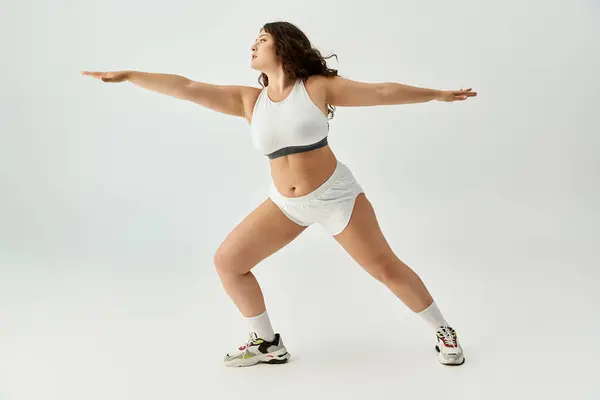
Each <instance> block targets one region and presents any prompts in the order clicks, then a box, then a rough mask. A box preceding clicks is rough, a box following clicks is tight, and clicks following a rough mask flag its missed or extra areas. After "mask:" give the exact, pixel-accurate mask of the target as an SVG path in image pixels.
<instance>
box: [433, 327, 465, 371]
mask: <svg viewBox="0 0 600 400" xmlns="http://www.w3.org/2000/svg"><path fill="white" fill-rule="evenodd" d="M436 336H437V339H438V342H437V345H436V346H435V349H436V350H437V352H438V353H439V354H438V360H439V361H440V362H441V363H442V364H444V365H462V364H463V363H464V362H465V357H464V355H463V351H462V347H460V344H458V338H457V337H456V331H455V330H454V329H452V328H451V327H449V326H440V327H439V328H438V330H437V332H436Z"/></svg>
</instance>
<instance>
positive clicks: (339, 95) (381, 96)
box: [324, 76, 477, 107]
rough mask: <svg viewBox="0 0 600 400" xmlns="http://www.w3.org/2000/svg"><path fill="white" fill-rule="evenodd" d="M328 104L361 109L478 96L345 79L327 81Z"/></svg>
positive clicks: (469, 90)
mask: <svg viewBox="0 0 600 400" xmlns="http://www.w3.org/2000/svg"><path fill="white" fill-rule="evenodd" d="M324 85H325V92H326V98H327V103H328V104H331V105H333V106H347V107H361V106H363V107H364V106H381V105H394V104H413V103H425V102H428V101H432V100H438V101H457V100H466V99H467V98H469V97H473V96H477V93H476V92H472V91H471V89H467V90H462V89H461V90H455V91H452V90H437V89H426V88H419V87H415V86H409V85H403V84H400V83H395V82H381V83H366V82H357V81H353V80H350V79H346V78H342V77H341V76H334V77H327V78H325V79H324Z"/></svg>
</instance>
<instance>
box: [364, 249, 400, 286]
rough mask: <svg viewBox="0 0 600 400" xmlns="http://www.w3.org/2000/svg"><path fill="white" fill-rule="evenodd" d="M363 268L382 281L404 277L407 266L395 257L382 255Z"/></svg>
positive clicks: (398, 279)
mask: <svg viewBox="0 0 600 400" xmlns="http://www.w3.org/2000/svg"><path fill="white" fill-rule="evenodd" d="M365 268H366V269H367V270H368V271H369V272H370V273H371V275H373V277H374V278H375V279H377V280H378V281H380V282H382V283H386V282H392V281H393V282H398V281H404V280H405V279H406V275H407V270H408V266H407V265H406V264H404V263H403V262H402V261H400V260H399V259H398V258H397V257H393V256H391V257H390V256H387V255H382V256H381V257H377V258H376V259H375V260H374V261H373V262H372V263H370V264H369V265H367V266H365Z"/></svg>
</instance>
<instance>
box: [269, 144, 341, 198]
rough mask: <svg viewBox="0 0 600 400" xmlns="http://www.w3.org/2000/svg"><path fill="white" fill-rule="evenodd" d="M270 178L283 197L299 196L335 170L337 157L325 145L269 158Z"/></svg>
mask: <svg viewBox="0 0 600 400" xmlns="http://www.w3.org/2000/svg"><path fill="white" fill-rule="evenodd" d="M270 164H271V178H272V179H273V184H274V185H275V187H276V188H277V191H279V193H281V195H283V196H285V197H301V196H305V195H307V194H309V193H310V192H312V191H313V190H315V189H316V188H318V187H319V186H321V185H322V184H323V183H325V181H327V179H329V177H330V176H331V175H332V174H333V171H335V167H336V166H337V158H336V157H335V155H334V154H333V152H332V151H331V148H330V147H329V146H328V145H327V146H324V147H321V148H319V149H316V150H311V151H307V152H303V153H296V154H290V155H287V156H282V157H278V158H275V159H273V160H270Z"/></svg>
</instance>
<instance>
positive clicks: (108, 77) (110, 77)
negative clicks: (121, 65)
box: [81, 71, 130, 83]
mask: <svg viewBox="0 0 600 400" xmlns="http://www.w3.org/2000/svg"><path fill="white" fill-rule="evenodd" d="M129 73H130V71H114V72H90V71H81V75H89V76H91V77H93V78H96V79H101V80H102V81H104V82H115V83H116V82H123V81H126V80H127V79H129Z"/></svg>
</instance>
